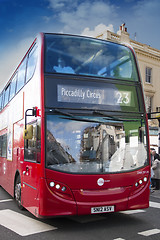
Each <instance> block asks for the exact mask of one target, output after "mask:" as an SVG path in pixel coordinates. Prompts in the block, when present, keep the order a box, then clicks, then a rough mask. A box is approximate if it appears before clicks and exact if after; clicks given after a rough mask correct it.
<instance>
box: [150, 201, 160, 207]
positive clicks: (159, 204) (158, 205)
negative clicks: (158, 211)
mask: <svg viewBox="0 0 160 240" xmlns="http://www.w3.org/2000/svg"><path fill="white" fill-rule="evenodd" d="M149 206H150V207H153V208H160V203H157V202H149Z"/></svg>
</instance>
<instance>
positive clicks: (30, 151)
mask: <svg viewBox="0 0 160 240" xmlns="http://www.w3.org/2000/svg"><path fill="white" fill-rule="evenodd" d="M30 125H33V137H32V139H25V140H24V160H25V161H31V162H38V163H40V162H41V126H40V121H36V122H34V123H31V124H30Z"/></svg>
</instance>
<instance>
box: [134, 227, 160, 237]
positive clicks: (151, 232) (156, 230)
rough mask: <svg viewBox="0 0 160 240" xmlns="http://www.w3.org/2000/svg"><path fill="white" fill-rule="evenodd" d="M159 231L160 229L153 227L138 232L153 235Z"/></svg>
mask: <svg viewBox="0 0 160 240" xmlns="http://www.w3.org/2000/svg"><path fill="white" fill-rule="evenodd" d="M157 233H160V229H157V228H155V229H151V230H148V231H144V232H139V233H138V234H139V235H143V236H146V237H148V236H151V235H154V234H157Z"/></svg>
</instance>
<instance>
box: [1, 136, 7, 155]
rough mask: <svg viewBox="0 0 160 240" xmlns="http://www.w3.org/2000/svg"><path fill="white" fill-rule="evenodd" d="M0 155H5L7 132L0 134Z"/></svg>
mask: <svg viewBox="0 0 160 240" xmlns="http://www.w3.org/2000/svg"><path fill="white" fill-rule="evenodd" d="M0 157H5V158H6V157H7V134H4V135H1V136H0Z"/></svg>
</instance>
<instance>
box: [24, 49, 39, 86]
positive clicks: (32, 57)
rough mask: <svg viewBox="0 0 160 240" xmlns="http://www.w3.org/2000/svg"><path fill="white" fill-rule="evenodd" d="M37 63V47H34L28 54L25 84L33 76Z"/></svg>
mask: <svg viewBox="0 0 160 240" xmlns="http://www.w3.org/2000/svg"><path fill="white" fill-rule="evenodd" d="M36 63H37V46H34V47H33V48H32V50H31V51H30V53H29V56H28V62H27V73H26V82H28V81H29V80H30V79H31V78H32V77H33V74H34V71H35V68H36Z"/></svg>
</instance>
